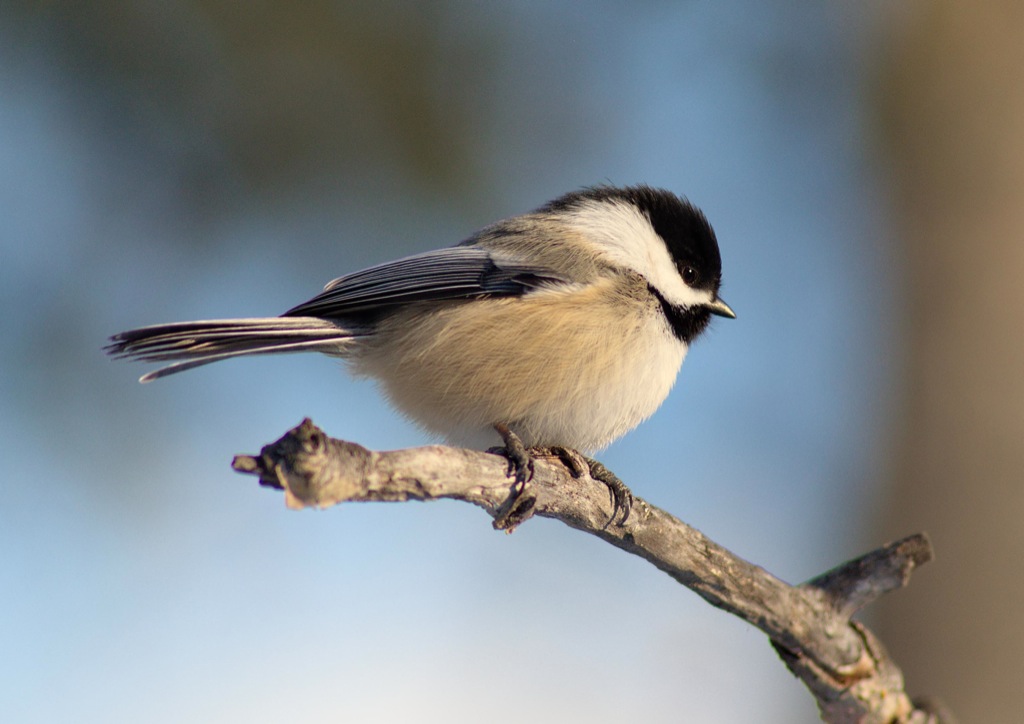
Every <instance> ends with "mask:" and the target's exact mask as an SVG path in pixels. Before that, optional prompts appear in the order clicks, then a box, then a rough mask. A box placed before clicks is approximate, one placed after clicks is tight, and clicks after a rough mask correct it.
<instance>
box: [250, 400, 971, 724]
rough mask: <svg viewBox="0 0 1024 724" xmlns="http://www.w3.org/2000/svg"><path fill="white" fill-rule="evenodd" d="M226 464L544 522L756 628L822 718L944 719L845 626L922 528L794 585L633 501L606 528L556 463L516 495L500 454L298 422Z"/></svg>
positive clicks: (298, 499)
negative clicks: (358, 438) (624, 515)
mask: <svg viewBox="0 0 1024 724" xmlns="http://www.w3.org/2000/svg"><path fill="white" fill-rule="evenodd" d="M232 467H234V469H235V470H237V471H239V472H243V473H250V474H255V475H258V476H259V479H260V484H261V485H267V486H270V487H274V488H278V489H281V490H284V493H285V501H286V503H287V505H288V507H290V508H304V507H317V508H326V507H328V506H331V505H335V504H337V503H341V502H345V501H404V500H409V499H413V500H436V499H440V498H450V499H454V500H462V501H465V502H468V503H473V504H474V505H477V506H479V507H481V508H483V509H484V510H485V511H487V513H488V514H489V515H490V516H491V517H492V518H494V519H495V525H496V527H497V526H502V527H505V528H506V529H507V530H508V531H509V532H511V530H512V529H514V527H515V526H516V525H518V524H520V523H522V522H523V521H525V520H526V519H527V518H529V517H530V516H531V515H539V516H542V517H545V518H555V519H557V520H560V521H562V522H563V523H565V524H567V525H569V526H571V527H573V528H576V529H577V530H582V531H585V532H587V533H590V534H592V535H596V536H598V537H599V538H602V539H603V540H605V541H607V542H609V543H611V544H612V545H614V546H616V547H618V548H621V549H623V550H625V551H627V552H629V553H632V554H634V555H638V556H640V557H641V558H644V559H645V560H647V561H649V562H650V563H653V564H654V565H655V566H657V567H658V568H660V569H661V570H662V571H664V572H665V573H667V574H669V575H670V576H672V577H673V578H674V579H676V580H677V581H679V582H680V583H682V584H683V585H684V586H686V587H687V588H690V589H691V590H693V591H695V592H696V593H697V594H698V595H700V596H701V597H703V598H704V599H705V600H706V601H708V602H709V603H711V604H712V605H714V606H717V607H718V608H721V609H723V610H725V611H728V612H729V613H732V614H734V615H736V616H739V617H740V618H742V619H744V620H745V621H747V622H749V623H750V624H752V625H754V626H756V627H757V628H759V629H760V630H761V631H763V632H764V633H766V634H767V635H768V637H769V638H770V639H771V642H772V644H773V645H774V646H775V648H776V650H777V651H778V653H779V655H780V657H781V658H782V659H783V661H784V662H785V663H786V666H788V667H789V669H790V671H792V672H793V674H795V675H796V676H797V677H799V678H800V679H801V680H802V681H803V682H804V684H805V685H806V686H807V687H808V688H809V689H810V691H811V693H812V694H813V695H814V697H815V699H816V700H817V703H818V707H819V710H820V712H821V715H822V718H823V720H825V721H827V722H872V723H874V722H877V723H878V724H883V723H884V724H889V723H890V722H901V723H903V722H905V723H907V724H940V723H941V724H948V723H949V722H952V717H951V716H950V715H949V714H947V713H945V712H941V710H940V708H936V707H930V706H926V705H921V706H920V707H919V706H917V705H915V704H914V703H913V702H912V701H911V700H910V699H909V697H908V696H907V694H906V693H905V691H904V685H903V675H902V673H901V672H900V670H899V668H898V667H897V666H896V664H895V663H893V662H892V660H891V659H890V658H889V657H888V655H887V654H886V652H885V650H884V648H883V647H882V645H881V644H880V642H879V641H878V640H877V639H876V638H875V637H874V636H873V635H872V633H871V632H870V631H869V630H868V629H867V628H865V627H864V626H863V625H862V624H860V623H858V622H856V621H852V620H851V619H850V617H851V616H852V615H853V614H854V613H855V612H856V611H858V610H859V609H861V608H862V607H863V606H865V605H867V604H869V603H871V602H872V601H873V600H875V599H876V598H878V597H879V596H881V595H882V594H884V593H886V592H887V591H891V590H894V589H896V588H900V587H902V586H905V585H906V584H907V581H908V579H909V577H910V574H911V572H912V571H913V570H914V568H916V567H917V566H919V565H921V564H922V563H926V562H927V561H929V560H931V558H932V548H931V544H930V543H929V541H928V538H927V537H926V536H924V535H923V534H919V535H913V536H910V537H908V538H905V539H903V540H901V541H898V542H896V543H893V544H890V545H887V546H885V547H883V548H879V549H878V550H875V551H872V552H870V553H867V554H866V555H863V556H861V557H860V558H857V559H854V560H852V561H849V562H847V563H844V564H842V565H840V566H838V567H837V568H834V569H833V570H831V571H828V572H827V573H823V574H822V575H820V576H817V577H815V578H812V579H811V580H809V581H807V582H806V583H804V584H802V585H798V586H791V585H789V584H787V583H785V582H783V581H781V580H779V579H778V578H776V577H774V576H772V575H771V574H770V573H768V572H767V571H765V570H764V569H762V568H759V567H758V566H755V565H753V564H751V563H748V562H747V561H745V560H743V559H741V558H738V557H737V556H735V555H733V554H732V553H730V552H729V551H728V550H726V549H725V548H723V547H721V546H719V545H718V544H717V543H715V542H713V541H711V540H710V539H708V538H707V537H706V536H704V535H703V534H702V533H701V532H700V531H698V530H695V529H694V528H691V527H689V526H688V525H686V524H685V523H683V522H682V521H680V520H679V519H677V518H675V517H673V516H672V515H670V514H668V513H666V512H665V511H663V510H661V509H660V508H656V507H654V506H652V505H650V504H649V503H647V502H645V501H644V500H642V499H640V498H635V499H634V503H633V508H632V513H631V514H630V515H629V518H628V519H627V520H626V522H625V523H621V522H620V521H619V520H618V518H617V519H616V520H615V521H614V522H612V520H611V517H612V514H613V507H612V500H611V498H610V496H609V494H608V488H607V487H606V486H605V485H604V484H603V483H600V482H597V481H594V480H593V479H591V478H590V476H589V475H588V474H587V473H586V472H585V471H580V470H579V468H578V466H575V469H574V466H566V465H565V464H563V463H562V462H561V461H560V460H559V459H557V458H555V457H552V458H543V457H541V458H537V459H536V464H535V469H534V477H533V479H532V480H531V481H530V483H529V484H528V486H527V489H526V492H525V494H524V495H522V496H519V497H518V498H517V497H516V496H515V495H514V494H513V493H514V487H513V483H512V481H511V479H510V478H509V477H508V475H507V473H508V462H507V460H506V459H505V458H504V457H503V456H501V455H496V454H493V453H491V452H486V453H485V452H477V451H472V450H463V449H456V448H450V447H440V446H433V447H422V448H412V449H407V450H395V451H392V452H373V451H371V450H367V449H366V448H363V447H361V446H359V445H356V444H354V443H350V442H345V441H342V440H334V439H331V438H329V437H327V436H326V435H325V434H324V433H323V432H322V431H321V430H320V429H319V428H317V427H316V426H315V425H314V424H313V423H312V422H311V421H310V420H308V419H307V420H304V421H303V422H302V424H300V425H299V426H298V427H296V428H294V429H293V430H290V431H289V432H288V433H286V434H285V436H284V437H282V438H281V439H280V440H278V441H277V442H275V443H272V444H270V445H267V446H266V447H264V448H263V450H262V451H261V453H260V455H259V456H258V457H256V456H246V455H240V456H238V457H236V458H235V460H234V462H233V464H232ZM513 505H514V506H515V510H514V511H510V510H509V507H510V506H513Z"/></svg>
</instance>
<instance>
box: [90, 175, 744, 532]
mask: <svg viewBox="0 0 1024 724" xmlns="http://www.w3.org/2000/svg"><path fill="white" fill-rule="evenodd" d="M721 271H722V265H721V257H720V255H719V251H718V242H717V240H716V239H715V233H714V231H713V230H712V228H711V226H710V224H709V223H708V222H707V220H706V219H705V218H704V215H703V214H702V213H701V212H700V211H699V210H698V209H697V208H695V207H694V206H693V205H691V204H690V203H689V202H688V201H686V200H685V199H682V198H680V197H679V196H676V195H675V194H673V193H670V192H668V191H663V190H660V189H654V188H651V187H649V186H642V185H641V186H630V187H625V188H618V187H612V186H598V187H593V188H586V189H583V190H580V191H575V192H571V193H568V194H565V195H564V196H561V197H559V198H557V199H555V200H554V201H551V202H549V203H548V204H545V205H544V206H541V207H540V208H539V209H537V210H536V211H533V212H531V213H528V214H523V215H521V216H514V217H512V218H509V219H505V220H503V221H499V222H497V223H495V224H492V225H490V226H488V227H485V228H484V229H482V230H480V231H478V232H476V233H475V234H473V235H472V236H471V237H469V238H468V239H467V240H465V241H463V242H462V243H460V244H458V245H457V246H453V247H449V248H445V249H439V250H437V251H429V252H426V253H424V254H417V255H415V256H409V257H405V258H403V259H398V260H397V261H392V262H388V263H385V264H381V265H379V266H374V267H370V268H369V269H365V270H363V271H358V272H355V273H353V274H349V275H347V276H343V277H339V278H338V279H335V280H334V281H332V282H331V283H329V284H328V285H327V286H326V287H324V290H323V292H321V293H320V294H319V295H317V296H315V297H313V298H312V299H310V300H309V301H308V302H304V303H303V304H300V305H298V306H297V307H293V308H292V309H290V310H288V311H287V312H285V313H284V314H283V315H281V316H280V317H260V318H253V319H221V320H212V321H196V322H177V323H174V324H161V325H156V326H151V327H143V328H141V329H133V330H129V331H127V332H122V333H121V334H118V335H115V336H114V337H112V338H111V344H110V345H109V346H108V347H107V348H106V349H107V352H108V353H110V354H112V355H115V356H117V357H126V358H132V359H137V360H142V361H145V362H173V364H171V365H169V366H167V367H164V368H162V369H158V370H156V371H154V372H150V373H148V374H146V375H144V376H143V377H142V378H141V379H140V381H141V382H149V381H151V380H154V379H157V378H158V377H164V376H166V375H170V374H174V373H176V372H182V371H184V370H187V369H192V368H193V367H198V366H200V365H204V364H208V363H210V362H216V361H218V360H222V359H227V358H229V357H241V356H245V355H253V354H269V353H277V352H305V351H315V352H323V353H326V354H329V355H332V356H336V357H341V358H342V359H344V360H345V361H346V362H347V363H348V364H349V367H350V369H351V371H352V372H353V373H354V374H356V375H358V376H365V377H372V378H374V379H376V380H377V381H378V382H379V384H380V386H381V388H382V389H383V391H384V393H385V395H386V396H387V398H388V399H389V400H390V401H391V402H392V404H393V405H394V406H395V407H397V408H398V409H399V410H400V411H401V412H402V413H404V414H405V415H406V416H408V417H409V418H411V419H412V420H414V421H415V422H416V423H418V424H419V425H421V426H422V427H423V428H425V429H426V430H428V431H430V432H431V433H435V434H437V435H439V436H441V437H443V438H446V439H447V440H448V441H449V442H451V443H453V444H456V445H462V446H467V447H481V448H482V447H487V446H488V445H489V444H491V443H493V442H496V437H495V432H497V433H498V434H499V435H500V436H501V438H502V440H503V442H504V443H505V446H506V448H507V449H508V450H509V452H510V453H512V458H513V460H514V461H515V463H516V467H517V468H518V470H517V477H518V479H519V480H520V481H522V480H525V479H526V477H528V473H526V474H524V469H525V466H528V465H529V456H528V454H525V455H526V456H525V457H524V452H525V451H524V448H526V449H528V448H541V447H548V448H551V447H555V448H561V449H570V450H580V451H584V452H593V451H596V450H599V449H601V448H603V447H605V446H607V445H608V444H609V443H611V442H612V441H613V440H615V439H617V438H619V437H621V436H622V435H624V434H625V433H626V432H628V431H630V430H632V429H633V428H634V427H636V426H637V425H638V424H639V423H640V422H642V421H643V420H645V419H646V418H648V417H649V416H650V415H651V414H653V413H654V411H655V410H657V409H658V407H659V406H660V405H661V403H662V402H663V401H664V400H665V398H666V396H668V393H669V390H670V389H671V388H672V385H673V383H674V382H675V379H676V375H677V374H678V372H679V368H680V365H681V364H682V362H683V358H684V357H685V356H686V352H687V348H688V346H689V344H690V343H691V342H692V341H693V340H694V339H695V338H696V337H697V336H699V335H700V334H701V332H703V331H704V330H705V328H707V326H708V323H709V322H710V320H711V315H717V316H721V317H735V316H736V315H735V314H734V313H733V311H732V309H730V308H729V305H727V304H726V303H725V302H724V301H722V300H721V299H720V298H719V297H718V289H719V285H720V283H721ZM610 485H611V483H610ZM620 485H621V483H620ZM612 489H613V493H616V491H615V488H614V486H612ZM627 493H628V491H627ZM616 501H617V502H619V498H618V495H616ZM627 514H628V508H627Z"/></svg>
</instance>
